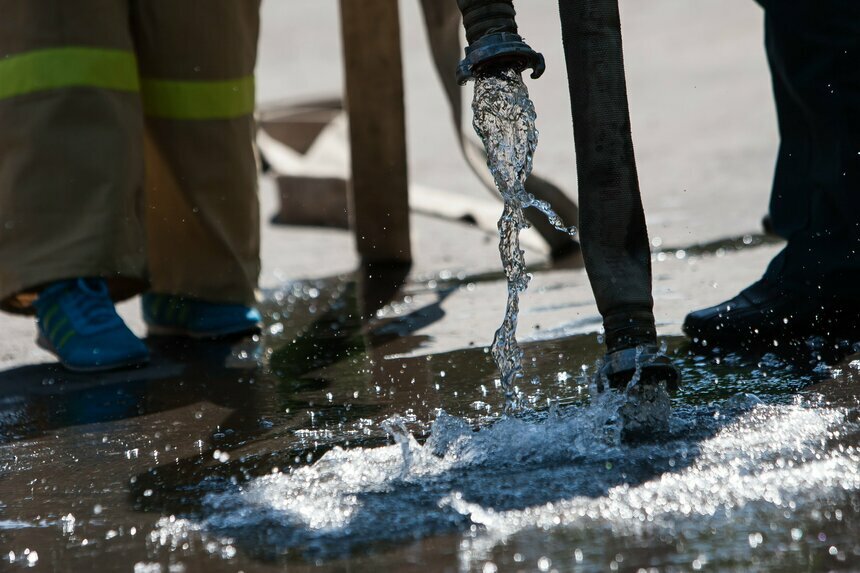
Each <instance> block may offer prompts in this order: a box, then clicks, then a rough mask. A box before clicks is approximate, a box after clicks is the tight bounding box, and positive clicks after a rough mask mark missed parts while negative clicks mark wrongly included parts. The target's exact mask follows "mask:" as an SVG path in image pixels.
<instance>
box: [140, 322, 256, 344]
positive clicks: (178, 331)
mask: <svg viewBox="0 0 860 573" xmlns="http://www.w3.org/2000/svg"><path fill="white" fill-rule="evenodd" d="M146 329H147V332H148V333H149V334H150V336H178V337H183V338H191V339H194V340H221V339H224V338H234V337H238V336H248V335H251V334H260V332H262V327H261V326H260V325H259V324H257V325H254V326H249V327H246V328H240V329H236V330H229V331H224V330H219V331H208V332H200V331H197V330H188V329H187V328H179V327H175V326H162V325H158V324H147V325H146Z"/></svg>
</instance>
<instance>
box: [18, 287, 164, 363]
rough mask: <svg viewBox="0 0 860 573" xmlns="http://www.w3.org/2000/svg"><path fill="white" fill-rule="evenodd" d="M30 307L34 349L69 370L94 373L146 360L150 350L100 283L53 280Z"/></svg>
mask: <svg viewBox="0 0 860 573" xmlns="http://www.w3.org/2000/svg"><path fill="white" fill-rule="evenodd" d="M33 306H34V307H35V308H36V320H37V325H38V328H39V339H38V343H39V346H41V347H42V348H44V349H46V350H48V351H50V352H53V353H54V354H56V355H57V357H58V358H59V359H60V363H62V365H63V366H65V367H66V368H68V369H69V370H72V371H75V372H98V371H102V370H114V369H116V368H126V367H130V366H138V365H141V364H145V363H146V362H148V361H149V350H148V349H147V348H146V345H145V344H144V343H143V342H142V341H141V340H140V339H139V338H138V337H136V336H135V335H134V333H133V332H132V331H131V330H129V329H128V327H127V326H126V325H125V323H124V322H123V321H122V319H121V318H120V317H119V315H118V314H117V313H116V308H114V304H113V301H112V300H111V298H110V295H109V294H108V289H107V284H106V283H105V281H104V280H102V279H73V280H67V281H59V282H55V283H53V284H51V285H50V286H48V287H47V288H45V289H44V290H43V291H42V292H41V293H39V298H38V299H37V300H36V302H35V303H34V304H33Z"/></svg>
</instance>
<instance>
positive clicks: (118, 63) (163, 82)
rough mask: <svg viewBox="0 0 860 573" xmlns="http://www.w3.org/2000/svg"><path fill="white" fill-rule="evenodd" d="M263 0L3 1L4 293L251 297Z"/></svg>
mask: <svg viewBox="0 0 860 573" xmlns="http://www.w3.org/2000/svg"><path fill="white" fill-rule="evenodd" d="M259 4H260V0H0V301H2V305H3V308H4V309H6V310H12V311H18V312H28V311H29V307H30V303H31V302H32V300H33V298H34V296H35V294H34V293H36V292H38V289H39V287H40V286H41V285H44V284H46V283H49V282H52V281H56V280H60V279H65V278H74V277H104V278H107V279H108V282H109V285H110V287H111V292H112V294H113V296H114V297H115V298H117V299H120V298H125V297H128V296H131V295H133V294H135V293H137V292H140V291H141V290H143V289H145V288H146V286H147V283H149V284H150V287H151V288H152V290H153V291H155V292H161V293H171V294H179V295H186V296H191V297H197V298H201V299H204V300H210V301H215V302H238V303H251V302H253V300H254V291H255V289H256V286H257V277H258V274H259V269H260V262H259V247H260V241H259V224H260V223H259V206H258V199H257V165H256V157H255V152H254V147H253V137H254V119H253V111H254V77H253V73H254V66H255V62H256V53H257V36H258V29H259Z"/></svg>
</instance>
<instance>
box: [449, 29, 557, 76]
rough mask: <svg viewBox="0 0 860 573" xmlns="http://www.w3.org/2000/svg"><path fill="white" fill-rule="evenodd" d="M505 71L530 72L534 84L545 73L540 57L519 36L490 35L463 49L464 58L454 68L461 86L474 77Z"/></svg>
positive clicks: (505, 33) (540, 55)
mask: <svg viewBox="0 0 860 573" xmlns="http://www.w3.org/2000/svg"><path fill="white" fill-rule="evenodd" d="M504 69H514V70H516V71H517V72H519V73H522V72H524V71H525V70H527V69H531V70H532V74H531V77H532V79H535V80H536V79H537V78H539V77H541V76H542V75H543V73H544V71H546V61H545V60H544V57H543V54H540V53H538V52H535V51H534V50H533V49H531V47H530V46H529V45H528V44H526V43H525V41H524V40H523V38H522V37H521V36H520V35H519V34H513V33H510V32H499V33H496V34H490V35H488V36H484V37H482V38H480V39H479V40H476V41H475V42H474V43H473V44H472V45H470V46H469V47H468V48H466V57H465V59H463V61H461V62H460V65H459V67H458V68H457V82H458V83H459V84H460V85H464V84H465V83H466V82H468V81H469V80H472V79H475V77H476V76H479V75H482V74H488V73H493V71H494V70H504Z"/></svg>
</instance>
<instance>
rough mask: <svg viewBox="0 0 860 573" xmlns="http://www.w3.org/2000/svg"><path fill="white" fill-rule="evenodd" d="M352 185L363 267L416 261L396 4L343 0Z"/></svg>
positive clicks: (354, 226) (352, 206) (353, 222)
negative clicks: (413, 256)
mask: <svg viewBox="0 0 860 573" xmlns="http://www.w3.org/2000/svg"><path fill="white" fill-rule="evenodd" d="M340 9H341V25H342V28H343V50H344V62H345V65H346V98H347V102H346V103H347V106H346V107H347V111H348V113H349V130H350V149H351V152H352V182H351V184H350V193H349V212H350V222H351V225H352V229H353V232H354V233H355V239H356V246H357V248H358V253H359V255H360V256H361V259H362V262H363V263H382V264H404V263H410V262H411V261H412V252H411V247H410V238H409V194H408V189H409V180H408V175H407V158H406V118H405V115H406V114H405V106H404V101H403V65H402V58H401V48H400V15H399V10H398V0H341V2H340Z"/></svg>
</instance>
